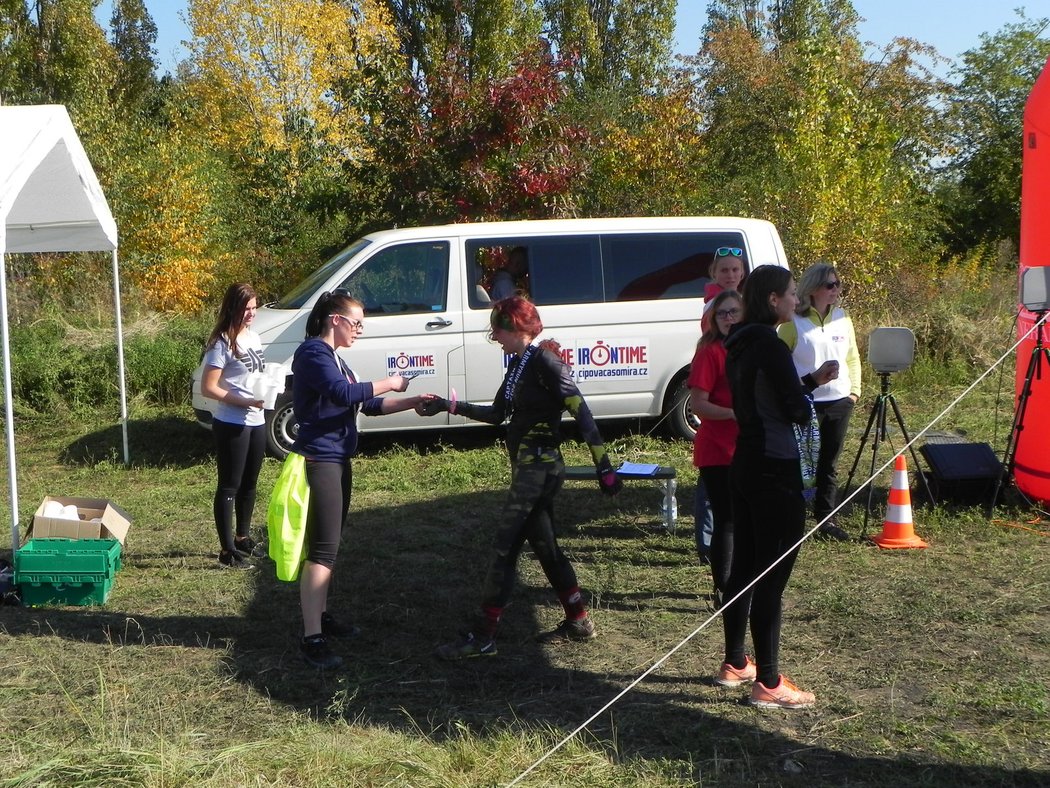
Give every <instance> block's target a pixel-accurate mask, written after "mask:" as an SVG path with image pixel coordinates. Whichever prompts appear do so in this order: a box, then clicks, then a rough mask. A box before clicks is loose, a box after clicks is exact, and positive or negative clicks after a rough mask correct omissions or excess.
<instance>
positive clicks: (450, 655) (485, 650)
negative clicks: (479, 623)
mask: <svg viewBox="0 0 1050 788" xmlns="http://www.w3.org/2000/svg"><path fill="white" fill-rule="evenodd" d="M497 653H498V652H497V651H496V641H495V640H493V639H492V638H489V639H488V640H481V639H479V638H476V637H474V633H473V632H468V633H467V634H465V635H462V636H460V638H459V639H458V640H453V641H452V642H451V643H444V644H442V645H440V646H438V647H437V648H436V649H434V656H435V657H437V658H438V659H443V660H446V661H448V662H454V661H455V660H459V659H470V658H471V657H494V656H496V654H497Z"/></svg>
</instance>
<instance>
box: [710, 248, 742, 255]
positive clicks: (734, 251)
mask: <svg viewBox="0 0 1050 788" xmlns="http://www.w3.org/2000/svg"><path fill="white" fill-rule="evenodd" d="M743 253H744V250H743V249H741V248H740V247H739V246H719V247H718V248H717V249H715V255H716V256H717V257H729V255H733V257H740V255H742V254H743Z"/></svg>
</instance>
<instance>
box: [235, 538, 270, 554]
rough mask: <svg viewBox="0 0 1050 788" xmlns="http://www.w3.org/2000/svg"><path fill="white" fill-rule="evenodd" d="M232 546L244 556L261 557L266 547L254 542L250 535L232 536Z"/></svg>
mask: <svg viewBox="0 0 1050 788" xmlns="http://www.w3.org/2000/svg"><path fill="white" fill-rule="evenodd" d="M233 546H234V548H235V549H236V550H237V552H238V553H241V554H242V555H243V556H244V557H245V558H262V557H263V556H264V555H266V547H265V546H264V545H262V544H260V543H259V542H256V541H255V540H254V539H252V538H251V537H250V536H245V537H240V536H237V537H234V539H233Z"/></svg>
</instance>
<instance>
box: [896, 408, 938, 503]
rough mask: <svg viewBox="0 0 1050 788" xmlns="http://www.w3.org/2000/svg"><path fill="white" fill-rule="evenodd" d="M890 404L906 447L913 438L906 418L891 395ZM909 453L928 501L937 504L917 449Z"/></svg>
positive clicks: (912, 448)
mask: <svg viewBox="0 0 1050 788" xmlns="http://www.w3.org/2000/svg"><path fill="white" fill-rule="evenodd" d="M889 400H890V404H891V405H892V406H893V415H894V416H896V417H897V426H898V427H900V428H901V435H903V436H904V443H905V445H907V444H909V443H911V437H910V436H909V435H908V428H907V427H905V426H904V418H903V417H902V416H901V412H900V409H899V408H898V407H897V400H895V399H894V398H893V395H892V394H890V395H889ZM908 451H910V452H911V458H912V461H913V462H914V463H915V472H916V473H917V474H919V478H921V479H922V486H923V489H924V490H926V500H927V501H929V502H930V504H931V505H932V504H936V503H937V501H936V500H935V499H934V497H933V493H931V492H930V483H929V482H928V481H927V480H926V474H925V473H923V472H922V465H920V464H919V455H918V454H916V453H915V447H914V446H910V447H908Z"/></svg>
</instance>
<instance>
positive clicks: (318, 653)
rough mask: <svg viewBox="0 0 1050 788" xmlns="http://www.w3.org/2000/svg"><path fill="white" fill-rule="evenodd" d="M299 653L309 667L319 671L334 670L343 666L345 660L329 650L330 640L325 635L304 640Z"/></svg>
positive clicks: (300, 644)
mask: <svg viewBox="0 0 1050 788" xmlns="http://www.w3.org/2000/svg"><path fill="white" fill-rule="evenodd" d="M299 653H300V654H302V656H303V660H304V661H305V662H306V664H307V665H309V666H310V667H312V668H317V669H318V670H334V669H335V668H338V667H339V666H340V665H342V664H343V658H342V657H340V656H339V655H338V654H333V653H332V649H330V648H328V639H327V638H325V636H324V635H310V636H309V637H305V638H303V639H302V640H301V641H300V643H299Z"/></svg>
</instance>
